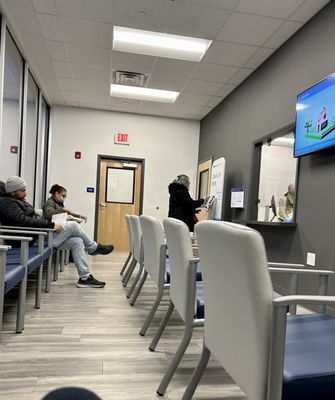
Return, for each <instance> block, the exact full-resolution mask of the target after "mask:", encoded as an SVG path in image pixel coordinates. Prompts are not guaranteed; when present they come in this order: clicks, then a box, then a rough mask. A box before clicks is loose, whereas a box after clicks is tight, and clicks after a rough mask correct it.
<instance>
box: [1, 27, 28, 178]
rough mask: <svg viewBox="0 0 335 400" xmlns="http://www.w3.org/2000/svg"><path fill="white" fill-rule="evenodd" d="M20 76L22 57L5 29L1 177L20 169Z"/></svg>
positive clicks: (16, 172) (21, 72)
mask: <svg viewBox="0 0 335 400" xmlns="http://www.w3.org/2000/svg"><path fill="white" fill-rule="evenodd" d="M22 76H23V58H22V56H21V53H20V52H19V50H18V48H17V47H16V45H15V43H14V41H13V38H12V36H11V35H10V33H9V32H8V30H7V31H6V45H5V68H4V92H3V100H2V101H3V114H2V142H1V149H0V171H1V178H2V179H7V178H8V177H9V176H11V175H18V174H19V170H20V165H19V161H20V146H21V96H22Z"/></svg>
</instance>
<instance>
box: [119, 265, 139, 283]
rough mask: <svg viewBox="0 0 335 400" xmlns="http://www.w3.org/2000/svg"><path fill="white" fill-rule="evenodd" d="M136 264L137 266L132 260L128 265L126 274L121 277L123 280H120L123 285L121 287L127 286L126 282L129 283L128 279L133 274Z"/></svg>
mask: <svg viewBox="0 0 335 400" xmlns="http://www.w3.org/2000/svg"><path fill="white" fill-rule="evenodd" d="M136 264H137V261H136V260H135V259H134V258H133V261H132V262H131V264H130V265H129V267H128V269H127V271H126V273H125V274H124V275H123V278H122V283H123V286H124V287H126V286H127V284H128V281H129V279H130V277H131V275H132V273H133V272H134V269H135V267H136Z"/></svg>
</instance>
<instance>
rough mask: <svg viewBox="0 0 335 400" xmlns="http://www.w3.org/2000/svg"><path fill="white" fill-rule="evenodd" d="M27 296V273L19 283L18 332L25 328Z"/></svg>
mask: <svg viewBox="0 0 335 400" xmlns="http://www.w3.org/2000/svg"><path fill="white" fill-rule="evenodd" d="M26 297H27V275H26V276H25V277H24V278H23V279H22V281H21V282H20V285H19V297H18V299H17V317H16V333H21V332H22V331H23V329H24V315H25V312H26Z"/></svg>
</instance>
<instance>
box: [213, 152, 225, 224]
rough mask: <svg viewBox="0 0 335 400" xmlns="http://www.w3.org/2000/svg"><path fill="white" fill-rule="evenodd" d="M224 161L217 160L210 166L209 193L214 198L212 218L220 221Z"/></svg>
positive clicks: (222, 159)
mask: <svg viewBox="0 0 335 400" xmlns="http://www.w3.org/2000/svg"><path fill="white" fill-rule="evenodd" d="M225 167H226V160H225V159H224V158H223V157H220V158H218V159H217V160H215V161H214V162H213V165H212V176H211V191H210V195H211V196H214V198H215V210H213V211H214V213H213V215H212V218H213V219H216V220H221V218H222V195H223V186H224V175H225Z"/></svg>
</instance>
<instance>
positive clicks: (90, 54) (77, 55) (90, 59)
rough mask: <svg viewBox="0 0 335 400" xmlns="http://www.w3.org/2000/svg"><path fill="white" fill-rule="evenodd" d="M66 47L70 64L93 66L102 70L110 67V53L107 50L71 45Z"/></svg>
mask: <svg viewBox="0 0 335 400" xmlns="http://www.w3.org/2000/svg"><path fill="white" fill-rule="evenodd" d="M66 46H67V49H68V53H69V56H70V62H71V63H74V64H83V65H94V66H97V67H102V68H103V67H109V66H110V51H109V50H108V49H103V48H99V47H93V46H82V45H78V44H71V43H68V44H67V45H66Z"/></svg>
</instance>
